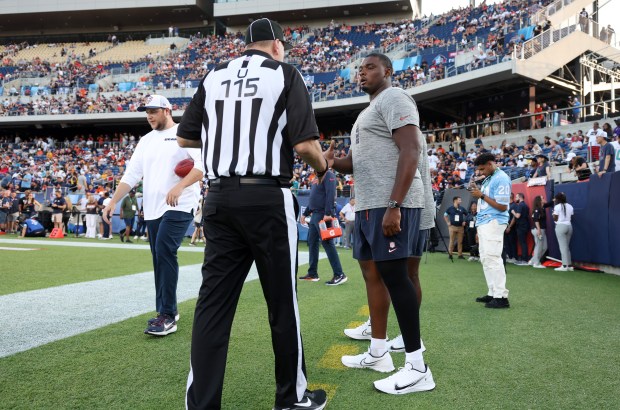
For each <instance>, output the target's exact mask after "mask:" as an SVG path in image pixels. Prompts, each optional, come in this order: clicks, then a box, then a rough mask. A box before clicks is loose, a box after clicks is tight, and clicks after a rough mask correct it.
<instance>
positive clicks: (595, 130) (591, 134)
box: [586, 122, 607, 161]
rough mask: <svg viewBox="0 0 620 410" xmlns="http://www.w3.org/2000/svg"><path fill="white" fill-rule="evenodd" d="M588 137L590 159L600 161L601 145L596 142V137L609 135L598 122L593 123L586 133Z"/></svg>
mask: <svg viewBox="0 0 620 410" xmlns="http://www.w3.org/2000/svg"><path fill="white" fill-rule="evenodd" d="M586 136H587V137H588V153H589V154H590V161H598V153H599V151H600V149H601V146H600V145H599V143H598V142H596V137H603V138H606V137H607V133H606V132H605V131H603V130H602V129H601V128H599V126H598V122H595V123H594V124H592V128H590V130H589V131H588V133H587V134H586Z"/></svg>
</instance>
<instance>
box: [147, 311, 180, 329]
mask: <svg viewBox="0 0 620 410" xmlns="http://www.w3.org/2000/svg"><path fill="white" fill-rule="evenodd" d="M160 316H161V314H159V313H158V314H157V317H154V318H152V319H149V320H147V321H146V324H147V325H148V326H153V323H155V322H156V321H157V320H158V319H159V317H160ZM180 318H181V316H180V315H179V312H176V313H175V314H174V321H175V322H178V321H179V319H180Z"/></svg>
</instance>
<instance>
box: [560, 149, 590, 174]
mask: <svg viewBox="0 0 620 410" xmlns="http://www.w3.org/2000/svg"><path fill="white" fill-rule="evenodd" d="M569 157H570V159H569ZM566 158H567V160H568V169H569V170H570V171H572V172H574V173H575V176H576V177H577V180H578V181H587V180H589V179H590V175H592V171H590V167H589V166H588V163H587V162H586V160H585V159H584V158H583V157H580V156H577V155H575V154H574V153H572V152H571V153H569V154H568V155H567V157H566Z"/></svg>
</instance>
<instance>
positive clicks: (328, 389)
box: [308, 383, 338, 407]
mask: <svg viewBox="0 0 620 410" xmlns="http://www.w3.org/2000/svg"><path fill="white" fill-rule="evenodd" d="M308 389H309V390H316V389H322V390H325V393H327V406H328V407H329V401H330V400H333V399H334V396H335V395H336V390H337V389H338V385H336V384H321V383H308Z"/></svg>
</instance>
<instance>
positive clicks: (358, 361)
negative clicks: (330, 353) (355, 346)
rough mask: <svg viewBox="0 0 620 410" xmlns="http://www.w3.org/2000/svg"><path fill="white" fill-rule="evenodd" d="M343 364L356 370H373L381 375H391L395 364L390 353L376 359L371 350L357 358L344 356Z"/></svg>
mask: <svg viewBox="0 0 620 410" xmlns="http://www.w3.org/2000/svg"><path fill="white" fill-rule="evenodd" d="M341 360H342V364H344V365H345V366H347V367H352V368H354V369H372V370H376V371H378V372H381V373H389V372H391V371H393V370H394V363H393V362H392V356H390V352H385V353H384V354H383V356H381V357H374V356H373V355H371V354H370V349H369V350H368V351H367V352H365V353H362V354H358V355H355V356H342V359H341Z"/></svg>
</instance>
